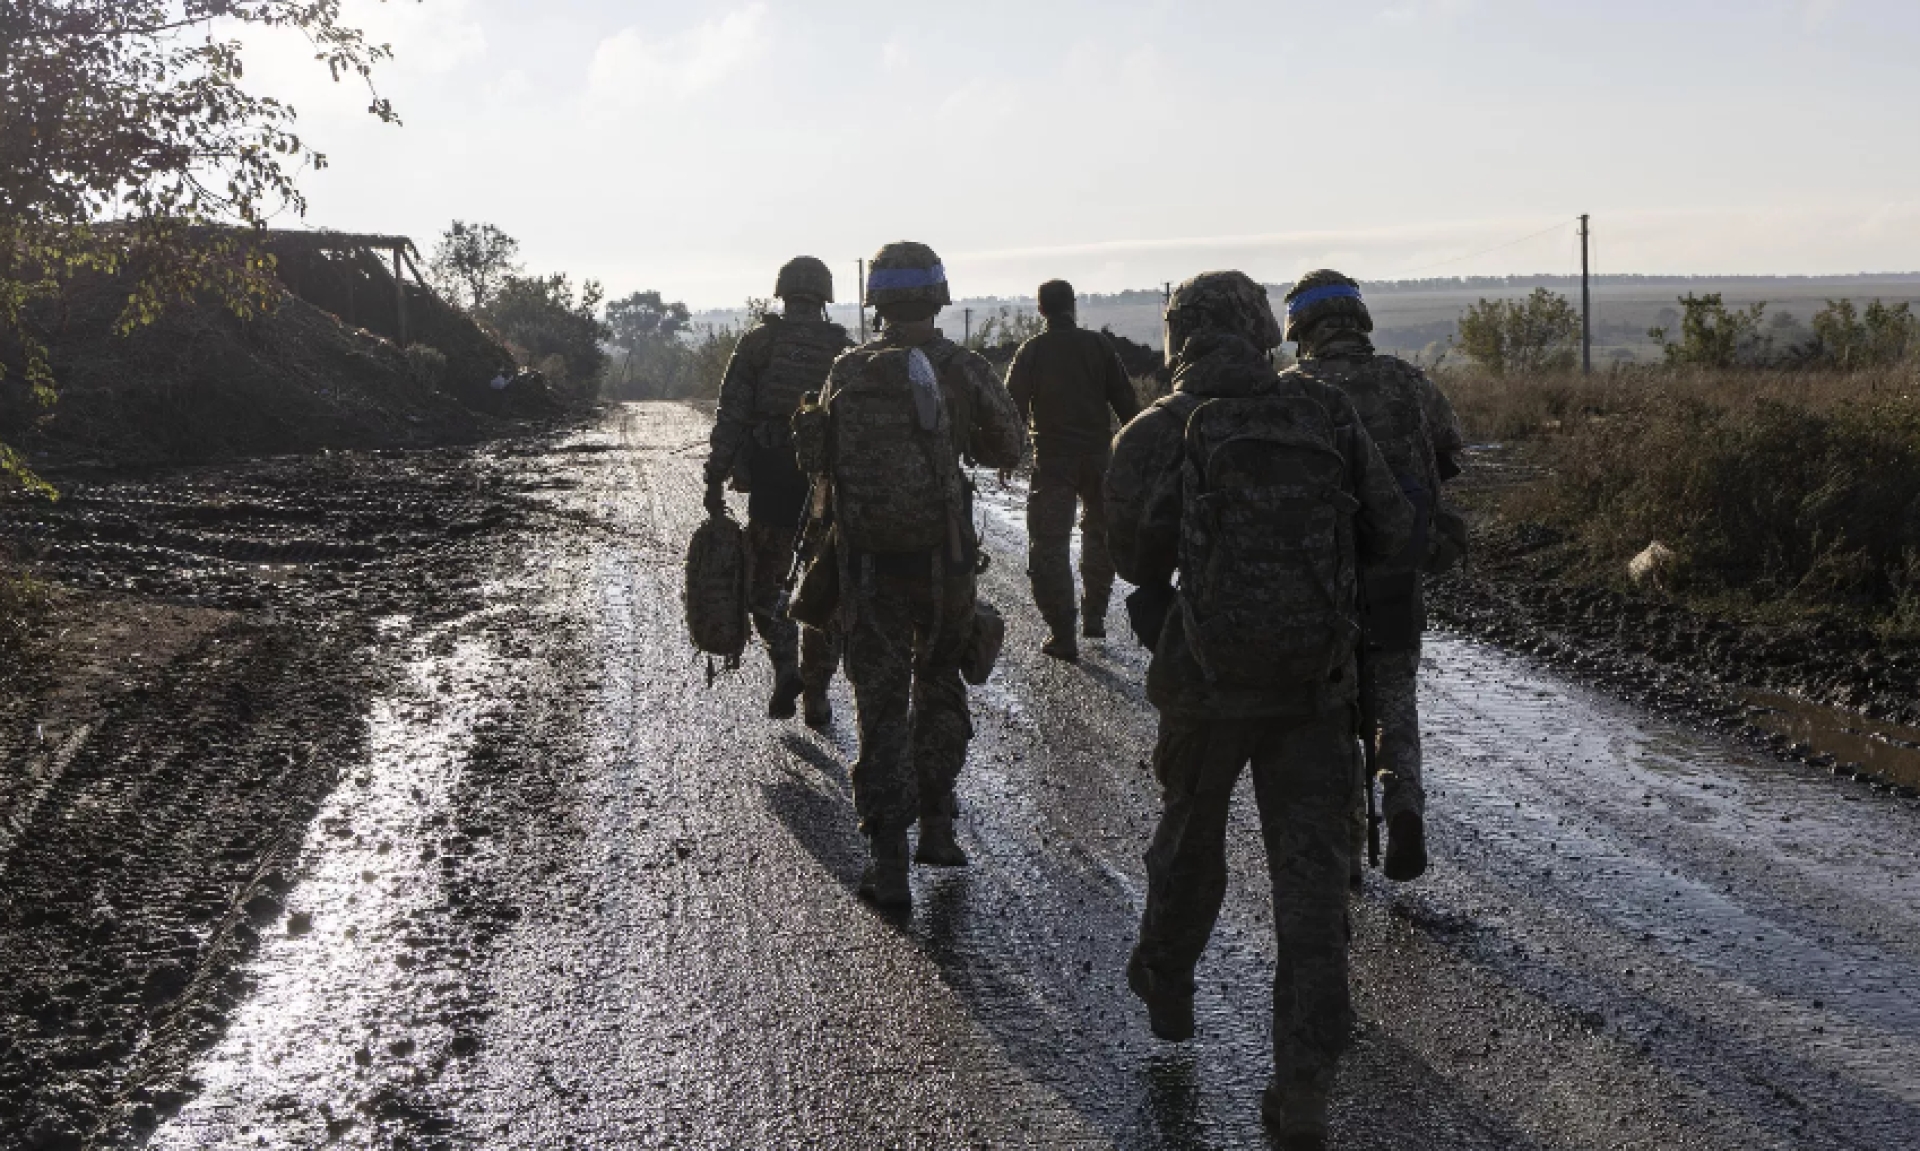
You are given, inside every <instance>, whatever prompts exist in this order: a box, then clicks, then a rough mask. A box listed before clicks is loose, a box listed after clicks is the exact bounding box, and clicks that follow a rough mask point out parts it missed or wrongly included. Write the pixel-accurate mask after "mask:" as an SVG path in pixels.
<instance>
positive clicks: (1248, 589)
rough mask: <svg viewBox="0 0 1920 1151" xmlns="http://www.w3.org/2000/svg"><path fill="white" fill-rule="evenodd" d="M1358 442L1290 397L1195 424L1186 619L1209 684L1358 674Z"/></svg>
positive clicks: (1183, 517) (1274, 395) (1184, 472)
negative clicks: (1353, 668)
mask: <svg viewBox="0 0 1920 1151" xmlns="http://www.w3.org/2000/svg"><path fill="white" fill-rule="evenodd" d="M1344 438H1345V433H1344V432H1342V431H1341V430H1339V429H1336V428H1335V427H1334V425H1333V422H1332V421H1331V419H1329V417H1328V416H1327V413H1326V411H1325V409H1324V408H1322V407H1321V406H1320V405H1319V404H1317V403H1315V402H1314V401H1313V400H1311V399H1309V398H1308V397H1306V396H1305V395H1302V394H1299V393H1298V392H1294V391H1291V390H1287V389H1283V390H1281V391H1278V392H1270V393H1267V394H1264V395H1257V396H1251V397H1244V398H1242V397H1235V398H1221V399H1213V400H1208V401H1206V402H1204V403H1202V404H1200V405H1199V406H1198V407H1196V408H1194V409H1193V411H1192V412H1191V413H1190V414H1189V415H1188V417H1187V424H1186V436H1185V441H1184V445H1183V447H1184V458H1183V462H1182V468H1181V496H1180V499H1181V512H1180V533H1181V539H1180V588H1179V594H1178V606H1179V610H1180V612H1181V624H1182V626H1183V629H1184V631H1185V633H1186V638H1187V645H1188V648H1189V649H1190V650H1191V651H1192V653H1193V656H1194V658H1195V660H1196V661H1197V662H1198V663H1199V665H1200V669H1201V672H1202V673H1203V674H1204V675H1205V676H1206V679H1207V681H1208V682H1209V683H1211V684H1214V685H1216V686H1219V687H1227V688H1273V687H1277V686H1281V685H1284V684H1293V683H1320V682H1325V681H1326V680H1327V678H1328V677H1329V676H1330V675H1332V674H1334V673H1337V672H1338V671H1339V670H1340V669H1342V668H1344V667H1345V666H1346V664H1347V661H1348V660H1349V659H1351V658H1352V656H1353V654H1354V649H1355V645H1356V644H1357V642H1358V640H1359V634H1360V629H1359V626H1358V624H1357V622H1356V620H1355V612H1354V596H1355V580H1356V573H1355V566H1354V543H1353V516H1354V513H1355V512H1357V511H1358V510H1359V507H1360V501H1359V500H1358V499H1356V498H1355V497H1354V495H1353V493H1352V492H1351V490H1350V481H1349V479H1348V474H1347V456H1346V454H1345V452H1344V451H1343V450H1342V445H1343V441H1344Z"/></svg>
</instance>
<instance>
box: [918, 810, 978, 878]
mask: <svg viewBox="0 0 1920 1151" xmlns="http://www.w3.org/2000/svg"><path fill="white" fill-rule="evenodd" d="M913 861H914V862H915V863H924V864H926V865H927V866H929V867H965V866H966V865H967V853H966V852H965V851H964V850H962V849H961V847H960V843H959V841H958V840H956V839H955V838H954V837H953V820H951V819H922V820H921V821H920V842H919V843H918V844H916V845H915V846H914V851H913Z"/></svg>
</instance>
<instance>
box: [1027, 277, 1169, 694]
mask: <svg viewBox="0 0 1920 1151" xmlns="http://www.w3.org/2000/svg"><path fill="white" fill-rule="evenodd" d="M1040 314H1041V315H1042V316H1043V317H1045V318H1046V321H1047V330H1046V331H1044V332H1042V333H1040V334H1039V335H1037V336H1034V337H1032V338H1031V339H1029V340H1027V342H1025V343H1023V344H1021V345H1020V350H1019V351H1018V352H1017V353H1015V354H1014V357H1013V367H1012V368H1010V369H1009V370H1008V372H1007V391H1008V392H1010V393H1011V394H1012V395H1013V403H1014V406H1015V407H1016V408H1018V409H1019V412H1020V420H1021V422H1022V423H1025V424H1028V425H1030V426H1031V428H1032V431H1033V486H1032V487H1031V488H1030V489H1029V490H1028V492H1027V578H1028V579H1030V580H1031V581H1032V583H1033V602H1034V604H1035V605H1036V606H1037V607H1039V609H1040V615H1041V617H1042V618H1044V619H1045V620H1046V621H1047V630H1048V631H1049V632H1050V633H1051V634H1050V635H1049V636H1048V637H1047V642H1046V643H1045V644H1044V645H1042V646H1041V648H1040V650H1041V651H1043V652H1045V653H1046V654H1048V655H1050V656H1052V657H1054V658H1055V659H1063V660H1067V661H1069V662H1071V661H1073V660H1076V659H1078V658H1079V657H1080V648H1079V643H1078V641H1077V640H1076V639H1075V637H1074V614H1075V605H1074V597H1073V560H1072V542H1073V513H1074V505H1075V504H1076V503H1078V504H1079V506H1080V585H1081V599H1080V603H1079V615H1080V619H1081V621H1082V624H1083V626H1082V633H1081V634H1083V635H1085V636H1086V637H1088V638H1089V639H1104V638H1105V637H1106V634H1107V622H1106V621H1107V601H1108V599H1109V597H1110V596H1111V595H1112V594H1113V560H1112V558H1111V557H1110V556H1109V555H1108V554H1107V513H1106V500H1105V497H1104V495H1103V493H1102V490H1101V486H1102V484H1103V483H1104V482H1105V479H1106V474H1107V459H1108V455H1109V453H1110V451H1111V445H1112V439H1113V424H1112V423H1111V422H1110V418H1109V416H1108V412H1112V414H1113V415H1115V416H1118V417H1119V418H1120V423H1121V424H1123V425H1124V424H1125V423H1126V422H1127V421H1128V420H1131V419H1133V417H1134V416H1136V415H1139V414H1140V401H1139V399H1138V398H1136V397H1135V396H1134V392H1133V381H1132V380H1131V379H1129V378H1128V376H1127V371H1126V369H1125V368H1124V367H1122V366H1121V364H1120V356H1119V354H1118V353H1117V352H1115V351H1114V350H1113V345H1112V343H1110V342H1109V341H1108V340H1107V338H1106V337H1105V336H1103V335H1101V334H1100V333H1099V332H1092V331H1088V330H1086V329H1084V328H1081V327H1080V326H1079V325H1078V324H1077V323H1076V322H1075V300H1074V294H1073V285H1072V284H1069V283H1067V282H1066V281H1065V280H1049V281H1047V282H1046V283H1044V284H1042V285H1040Z"/></svg>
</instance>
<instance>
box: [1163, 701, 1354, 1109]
mask: <svg viewBox="0 0 1920 1151" xmlns="http://www.w3.org/2000/svg"><path fill="white" fill-rule="evenodd" d="M1355 754H1356V753H1355V747H1354V739H1353V717H1352V714H1351V712H1350V711H1348V710H1346V709H1340V710H1337V711H1334V712H1331V713H1328V714H1325V715H1321V716H1315V717H1310V718H1286V719H1215V718H1209V717H1204V716H1179V715H1172V716H1170V715H1162V716H1161V718H1160V742H1159V746H1158V747H1156V748H1155V749H1154V774H1155V775H1156V776H1157V777H1158V778H1159V781H1160V787H1161V794H1160V824H1159V826H1158V827H1157V828H1156V829H1155V830H1154V835H1153V845H1152V846H1151V847H1150V848H1149V849H1148V850H1147V908H1146V912H1145V914H1144V915H1143V916H1142V917H1141V920H1140V943H1139V946H1138V948H1137V955H1138V957H1139V959H1140V961H1141V962H1142V963H1143V964H1144V965H1145V966H1146V967H1147V969H1148V970H1149V971H1151V972H1152V973H1153V975H1154V979H1155V982H1156V983H1160V984H1163V985H1165V986H1168V987H1173V988H1185V989H1188V990H1191V989H1192V987H1193V970H1194V966H1195V965H1196V964H1197V963H1198V962H1199V960H1200V955H1201V952H1203V951H1205V950H1206V946H1207V939H1208V938H1209V937H1210V936H1211V935H1212V934H1213V926H1214V922H1215V921H1216V920H1217V919H1218V918H1219V915H1220V905H1221V902H1222V901H1223V900H1224V899H1225V898H1226V892H1227V809H1228V805H1229V803H1230V802H1231V800H1232V798H1233V789H1234V784H1235V782H1236V781H1237V780H1238V779H1239V777H1240V772H1241V771H1242V770H1243V769H1244V768H1246V766H1247V765H1248V763H1251V764H1252V765H1253V794H1254V798H1255V800H1256V801H1257V802H1258V803H1259V806H1260V831H1261V836H1262V837H1263V839H1264V840H1265V842H1266V849H1267V871H1268V874H1269V877H1270V878H1271V881H1272V884H1273V926H1274V933H1275V935H1276V936H1277V937H1278V941H1279V947H1278V949H1277V954H1276V963H1275V970H1274V976H1273V1062H1274V1075H1275V1077H1276V1079H1278V1081H1280V1082H1282V1083H1287V1082H1292V1081H1293V1080H1294V1079H1295V1078H1296V1077H1302V1078H1304V1077H1315V1078H1325V1077H1328V1076H1331V1075H1332V1073H1333V1069H1334V1065H1335V1064H1336V1063H1337V1062H1338V1061H1339V1058H1340V1055H1341V1053H1342V1052H1343V1051H1345V1050H1346V1047H1347V1040H1348V1032H1349V1031H1350V1029H1351V1028H1352V1026H1353V1004H1352V1000H1351V997H1350V994H1349V991H1348V987H1347V944H1348V937H1349V934H1350V929H1349V925H1348V921H1347V864H1348V846H1347V813H1348V812H1349V811H1350V810H1351V809H1352V805H1353V797H1354V794H1355V792H1356V791H1357V790H1358V788H1357V786H1356V784H1357V781H1358V780H1359V777H1360V773H1359V770H1358V765H1357V764H1356V762H1355V758H1354V757H1355Z"/></svg>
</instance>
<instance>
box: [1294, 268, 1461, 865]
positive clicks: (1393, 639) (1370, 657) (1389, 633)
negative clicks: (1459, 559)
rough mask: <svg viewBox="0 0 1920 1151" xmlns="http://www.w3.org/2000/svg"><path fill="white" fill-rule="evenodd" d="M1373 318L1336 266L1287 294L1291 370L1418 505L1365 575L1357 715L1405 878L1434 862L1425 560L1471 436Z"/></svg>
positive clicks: (1360, 831)
mask: <svg viewBox="0 0 1920 1151" xmlns="http://www.w3.org/2000/svg"><path fill="white" fill-rule="evenodd" d="M1372 330H1373V318H1372V317H1371V316H1370V315H1369V314H1368V312H1367V305H1366V302H1365V301H1364V300H1363V299H1362V298H1361V295H1360V288H1359V285H1357V284H1355V283H1354V282H1353V281H1352V280H1350V279H1348V278H1347V277H1346V276H1343V275H1341V274H1340V273H1339V272H1334V271H1324V270H1323V271H1318V272H1309V273H1308V274H1307V275H1305V276H1303V277H1301V279H1300V282H1299V283H1298V284H1296V285H1294V287H1293V290H1292V291H1290V292H1288V293H1287V330H1286V338H1287V339H1289V340H1294V341H1297V342H1298V343H1299V348H1300V362H1299V364H1298V365H1297V366H1295V367H1294V368H1292V369H1290V370H1289V374H1290V375H1297V376H1299V377H1300V378H1302V379H1307V380H1314V381H1317V382H1319V383H1321V384H1325V385H1327V386H1330V387H1335V388H1338V389H1340V390H1341V391H1342V392H1345V393H1346V395H1347V397H1348V398H1349V399H1351V400H1352V401H1353V406H1354V408H1355V410H1357V411H1358V412H1359V413H1360V420H1361V422H1362V423H1364V424H1366V426H1367V433H1368V434H1369V435H1370V436H1372V437H1373V442H1374V443H1375V444H1376V445H1378V446H1379V448H1380V452H1381V454H1382V455H1383V456H1385V457H1386V460H1387V466H1388V467H1389V468H1391V469H1393V473H1394V476H1395V478H1396V479H1397V480H1398V481H1399V484H1400V487H1401V490H1402V491H1403V492H1405V493H1406V495H1407V498H1408V500H1409V501H1411V502H1412V503H1413V505H1414V510H1415V530H1414V539H1413V541H1412V542H1411V543H1410V544H1409V546H1408V549H1407V551H1406V552H1404V553H1402V554H1400V555H1397V556H1391V557H1388V558H1386V559H1384V560H1382V561H1380V562H1377V563H1374V564H1370V565H1368V567H1367V569H1366V570H1365V572H1364V573H1363V576H1364V583H1363V592H1362V602H1363V604H1364V607H1365V613H1364V614H1365V625H1366V637H1367V652H1366V657H1365V659H1364V660H1362V671H1361V674H1362V677H1363V679H1362V683H1361V693H1362V707H1361V713H1362V715H1363V717H1364V719H1365V721H1366V723H1367V724H1368V725H1370V726H1369V728H1368V729H1367V730H1363V731H1362V732H1361V738H1362V739H1367V740H1373V741H1375V742H1374V746H1375V748H1376V749H1377V752H1378V754H1377V758H1376V763H1377V765H1378V768H1379V770H1380V771H1381V773H1382V776H1381V779H1382V783H1383V785H1384V792H1385V794H1384V796H1383V801H1382V804H1381V814H1382V815H1384V816H1385V817H1386V821H1387V856H1386V860H1385V862H1384V864H1383V867H1382V870H1383V871H1384V872H1385V873H1386V875H1387V878H1389V879H1392V880H1395V881H1397V882H1401V883H1405V882H1408V881H1410V880H1413V879H1416V878H1418V877H1419V876H1420V875H1421V873H1423V872H1424V871H1426V869H1427V848H1426V827H1425V812H1426V792H1425V790H1424V789H1423V787H1422V784H1421V772H1420V713H1419V704H1418V698H1417V687H1416V682H1415V680H1416V677H1417V675H1418V673H1419V669H1420V634H1421V632H1422V631H1423V630H1424V629H1425V627H1426V605H1425V603H1424V600H1423V598H1422V589H1421V583H1422V577H1421V568H1422V565H1423V564H1424V562H1425V561H1426V558H1427V549H1428V547H1429V545H1430V537H1431V524H1432V519H1433V515H1432V513H1433V509H1434V508H1435V506H1436V505H1437V504H1438V502H1439V497H1440V485H1441V484H1443V483H1445V482H1446V481H1448V480H1450V479H1452V478H1453V477H1454V476H1457V475H1459V474H1460V453H1461V452H1462V451H1463V450H1464V449H1465V446H1466V445H1465V442H1464V439H1463V437H1462V435H1461V432H1460V423H1459V420H1458V419H1456V418H1455V416H1454V413H1453V406H1452V405H1451V404H1449V403H1448V402H1447V398H1446V396H1444V395H1442V394H1441V392H1440V389H1439V388H1437V387H1435V386H1434V384H1433V381H1432V380H1430V379H1428V378H1427V376H1426V374H1425V373H1424V372H1422V371H1421V370H1420V369H1419V368H1416V367H1414V366H1413V365H1412V364H1409V363H1407V362H1406V361H1404V360H1401V359H1398V358H1396V357H1393V356H1383V355H1378V354H1376V353H1375V352H1374V350H1373V343H1372V341H1371V340H1369V339H1368V338H1367V333H1369V332H1371V331H1372ZM1364 806H1365V805H1364V802H1363V803H1362V804H1361V805H1360V809H1359V810H1357V811H1356V823H1355V852H1354V875H1355V876H1356V877H1357V876H1358V874H1359V859H1360V855H1359V844H1360V843H1361V842H1363V837H1364V834H1365V815H1364Z"/></svg>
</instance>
